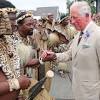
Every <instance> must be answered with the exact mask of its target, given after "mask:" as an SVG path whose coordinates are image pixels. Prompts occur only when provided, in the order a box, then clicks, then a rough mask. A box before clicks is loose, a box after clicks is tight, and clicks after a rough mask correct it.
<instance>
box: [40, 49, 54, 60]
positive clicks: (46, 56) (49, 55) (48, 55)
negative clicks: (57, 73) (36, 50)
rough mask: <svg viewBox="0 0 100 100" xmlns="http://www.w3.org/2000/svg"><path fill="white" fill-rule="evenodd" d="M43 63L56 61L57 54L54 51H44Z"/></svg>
mask: <svg viewBox="0 0 100 100" xmlns="http://www.w3.org/2000/svg"><path fill="white" fill-rule="evenodd" d="M40 58H42V60H43V61H52V60H56V54H55V53H54V52H52V51H48V50H44V51H43V52H42V54H41V56H40Z"/></svg>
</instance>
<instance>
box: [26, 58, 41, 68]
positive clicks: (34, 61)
mask: <svg viewBox="0 0 100 100" xmlns="http://www.w3.org/2000/svg"><path fill="white" fill-rule="evenodd" d="M39 64H40V63H39V60H38V59H31V60H29V62H28V63H27V64H26V65H25V67H32V68H35V67H37V65H39Z"/></svg>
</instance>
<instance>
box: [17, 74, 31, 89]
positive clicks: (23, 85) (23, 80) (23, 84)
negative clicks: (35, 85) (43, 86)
mask: <svg viewBox="0 0 100 100" xmlns="http://www.w3.org/2000/svg"><path fill="white" fill-rule="evenodd" d="M18 81H19V84H20V89H22V90H24V89H27V88H28V87H29V86H30V84H31V81H30V79H29V78H28V77H27V76H25V75H23V76H20V77H19V79H18Z"/></svg>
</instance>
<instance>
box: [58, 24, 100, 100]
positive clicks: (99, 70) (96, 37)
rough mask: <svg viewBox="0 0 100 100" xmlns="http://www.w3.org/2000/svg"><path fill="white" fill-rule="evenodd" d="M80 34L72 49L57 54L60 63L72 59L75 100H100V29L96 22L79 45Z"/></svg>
mask: <svg viewBox="0 0 100 100" xmlns="http://www.w3.org/2000/svg"><path fill="white" fill-rule="evenodd" d="M78 38H79V33H78V34H77V35H76V36H75V38H74V40H73V43H72V45H71V47H70V49H69V50H68V51H66V52H64V53H57V54H56V55H57V61H58V62H62V61H63V62H66V61H68V60H69V59H72V70H73V79H72V88H73V94H74V97H75V100H100V99H99V96H100V27H98V26H97V25H96V24H95V23H94V22H91V25H90V26H89V27H88V29H87V30H86V32H85V33H84V34H83V36H82V39H81V41H80V43H79V45H77V44H78Z"/></svg>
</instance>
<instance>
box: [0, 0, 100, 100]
mask: <svg viewBox="0 0 100 100" xmlns="http://www.w3.org/2000/svg"><path fill="white" fill-rule="evenodd" d="M99 19H100V14H99V13H98V14H97V15H94V16H93V17H92V14H91V9H90V7H89V5H88V3H87V2H85V1H79V2H78V1H77V2H74V3H73V4H72V5H71V7H70V16H66V17H65V18H63V19H62V20H60V21H58V20H55V19H54V16H53V14H52V13H48V15H47V16H44V17H41V18H40V19H38V20H37V19H35V18H34V14H32V13H30V12H29V11H24V12H18V11H17V10H16V7H15V6H14V5H13V4H12V3H11V2H9V1H7V0H0V100H7V99H8V98H9V100H32V99H29V98H30V97H29V96H30V94H29V93H30V92H29V91H30V89H31V88H32V87H33V86H35V85H37V84H41V82H42V83H43V86H42V85H37V86H38V87H39V88H40V89H41V91H38V90H40V89H39V88H36V89H37V90H35V91H36V92H35V93H37V94H36V95H35V97H34V100H55V97H52V96H51V95H50V94H49V91H50V88H51V83H52V78H47V79H46V81H45V82H44V81H41V80H42V79H43V78H44V77H45V76H46V72H48V71H49V70H53V71H54V68H55V66H56V68H57V69H58V72H63V73H64V72H66V71H68V72H71V74H72V77H71V82H72V90H73V97H74V99H75V100H100V86H99V84H100V71H99V69H100V68H99V67H100V54H99V53H100V51H99V50H100V49H99V48H100V47H99V46H100V43H99V38H100V36H99V32H100V27H99V22H100V20H99ZM96 23H97V24H96ZM61 74H62V73H61ZM39 82H40V83H39ZM34 88H35V87H34ZM35 93H34V92H33V93H32V94H35Z"/></svg>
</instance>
